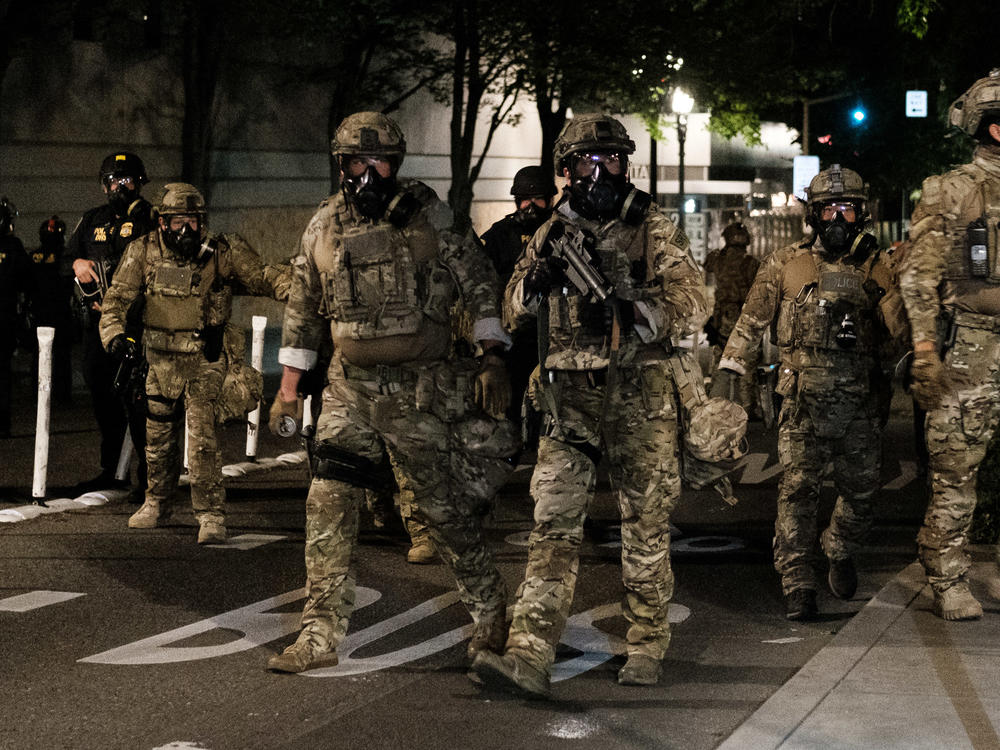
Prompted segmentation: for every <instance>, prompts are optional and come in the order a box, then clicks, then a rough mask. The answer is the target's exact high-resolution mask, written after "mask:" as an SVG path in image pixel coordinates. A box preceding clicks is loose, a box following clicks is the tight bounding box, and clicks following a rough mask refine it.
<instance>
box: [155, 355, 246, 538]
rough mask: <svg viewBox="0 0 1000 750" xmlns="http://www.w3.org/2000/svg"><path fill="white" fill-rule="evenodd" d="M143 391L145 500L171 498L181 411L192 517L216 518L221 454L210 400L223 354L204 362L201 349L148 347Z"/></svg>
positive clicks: (221, 512) (219, 515)
mask: <svg viewBox="0 0 1000 750" xmlns="http://www.w3.org/2000/svg"><path fill="white" fill-rule="evenodd" d="M146 357H147V359H148V360H149V375H147V377H146V395H147V399H148V406H149V416H148V417H147V419H146V461H147V463H148V466H149V469H148V471H149V478H148V486H147V489H146V499H147V500H155V501H157V502H159V503H160V504H161V505H169V504H170V503H171V502H172V501H173V497H174V492H175V491H176V489H177V478H178V476H179V475H180V471H181V465H182V452H183V450H184V413H185V409H186V411H187V425H188V433H189V434H188V464H189V475H190V478H191V505H192V507H193V508H194V514H195V517H196V518H197V519H198V520H199V521H201V520H210V521H216V522H219V523H222V521H223V520H224V518H225V507H224V505H225V499H226V491H225V489H224V488H223V486H222V455H221V452H220V451H219V444H218V441H217V440H216V434H215V430H216V424H217V419H216V402H217V401H218V399H219V396H220V394H221V392H222V381H223V378H224V377H225V374H226V357H225V355H222V356H221V357H219V360H218V361H217V362H206V361H205V357H204V356H202V355H201V354H174V353H166V352H157V351H149V352H147V353H146Z"/></svg>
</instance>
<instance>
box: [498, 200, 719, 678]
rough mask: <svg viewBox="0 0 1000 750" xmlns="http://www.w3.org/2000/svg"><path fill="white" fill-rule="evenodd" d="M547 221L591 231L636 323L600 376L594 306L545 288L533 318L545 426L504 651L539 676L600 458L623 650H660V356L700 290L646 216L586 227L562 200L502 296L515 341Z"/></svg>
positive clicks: (664, 572)
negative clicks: (618, 545) (615, 551)
mask: <svg viewBox="0 0 1000 750" xmlns="http://www.w3.org/2000/svg"><path fill="white" fill-rule="evenodd" d="M556 221H559V222H562V223H564V224H565V225H569V226H572V227H577V228H581V229H586V230H588V231H590V232H591V233H593V235H594V236H595V237H596V238H597V244H596V250H597V252H598V253H599V255H600V259H601V268H602V269H603V270H604V273H605V274H606V275H607V276H608V278H609V280H610V281H612V282H613V283H614V285H615V288H616V290H617V291H616V295H617V296H618V298H619V300H620V301H619V302H618V304H619V305H623V306H625V305H627V306H628V308H631V307H632V304H633V302H632V301H635V305H636V306H637V307H638V308H639V309H640V310H641V312H642V314H643V315H644V316H645V318H646V320H647V324H646V325H636V326H634V327H632V326H630V327H629V328H628V329H626V328H625V327H624V326H623V330H622V331H621V345H620V349H619V350H618V352H617V355H616V356H617V364H616V366H615V367H614V368H611V369H609V364H610V362H611V358H612V352H611V344H612V336H611V330H610V326H609V325H608V324H607V323H606V317H605V312H604V309H603V306H602V305H600V304H597V303H592V302H588V301H587V299H585V298H584V297H582V296H581V295H579V294H577V293H569V294H563V293H561V291H562V290H561V289H554V290H553V291H552V293H551V294H550V295H549V297H548V301H547V305H548V306H547V308H545V307H544V306H543V307H542V308H541V309H542V310H545V309H547V311H548V321H547V327H548V332H549V333H548V335H549V346H548V355H547V357H546V360H545V362H544V363H543V364H544V366H545V368H546V370H547V371H548V374H549V376H550V382H543V383H542V384H541V386H540V388H541V395H540V396H539V397H538V401H539V406H540V407H541V410H542V412H543V414H544V415H545V427H544V429H543V436H542V437H541V439H540V441H539V449H538V462H537V465H536V468H535V472H534V474H533V476H532V479H531V495H532V498H533V499H534V501H535V528H534V530H533V531H532V533H531V548H530V551H529V554H528V565H527V570H526V571H525V578H524V582H523V583H522V584H521V586H520V588H519V589H518V593H517V603H516V604H515V605H514V618H513V623H512V625H511V628H510V634H509V637H508V640H507V652H508V653H511V652H514V653H515V654H516V655H517V656H518V657H520V658H521V659H523V660H525V661H527V662H528V663H529V664H531V665H532V666H533V667H534V668H535V669H536V670H538V671H540V672H542V673H545V674H547V673H548V671H549V669H550V667H551V665H552V663H553V662H554V660H555V653H556V645H557V644H558V642H559V638H560V637H561V635H562V631H563V629H564V627H565V625H566V618H567V617H568V616H569V611H570V606H571V604H572V601H573V592H574V588H575V586H576V576H577V568H578V565H579V560H578V557H579V547H580V542H581V540H582V537H583V523H584V518H585V516H586V512H587V506H588V504H589V502H590V499H591V497H592V496H593V493H594V488H595V483H596V479H597V460H598V457H599V456H600V454H601V452H602V450H603V451H604V453H605V455H606V457H607V459H608V463H609V469H610V475H611V481H612V484H613V486H614V488H615V491H616V494H617V497H618V504H619V509H620V511H621V515H622V579H623V581H624V584H625V589H626V595H625V598H624V600H623V603H622V608H623V611H624V615H625V617H626V619H627V620H628V621H629V623H630V624H631V625H630V627H629V630H628V635H627V640H628V651H629V654H630V655H632V654H644V655H647V656H649V657H650V658H651V659H653V660H656V661H657V662H658V661H660V660H661V659H662V658H663V656H664V653H665V652H666V649H667V646H668V644H669V642H670V625H669V623H668V621H667V607H668V604H669V602H670V598H671V596H672V594H673V588H674V579H673V573H672V571H671V569H670V534H669V530H668V528H669V523H668V521H669V515H670V511H671V509H672V508H673V506H674V504H675V503H676V501H677V498H678V496H679V494H680V487H681V481H680V475H679V467H678V444H677V412H676V406H675V398H674V396H675V394H674V389H673V382H672V378H671V374H670V368H669V365H668V363H667V357H668V356H669V352H670V349H671V346H670V339H671V337H674V336H683V335H685V334H686V333H689V332H690V331H691V330H692V329H693V328H694V327H695V326H696V325H697V324H698V323H700V321H701V320H703V319H704V315H705V312H706V311H705V307H706V302H705V287H704V283H703V280H702V277H701V273H700V271H699V270H698V268H697V266H696V265H695V264H694V262H693V260H692V259H691V257H690V255H689V253H688V242H687V238H686V237H685V236H684V233H683V232H682V231H681V230H680V229H678V228H677V227H676V226H674V225H673V224H672V223H671V222H670V220H669V219H667V218H666V217H665V216H664V214H663V213H661V212H660V210H659V209H658V208H657V207H656V206H651V207H650V209H649V211H648V213H647V214H646V216H645V218H644V219H643V220H642V221H641V223H640V224H639V225H638V226H634V225H629V224H626V223H624V222H623V221H618V220H616V221H611V222H606V223H598V222H595V221H589V220H587V219H584V218H583V217H581V216H579V215H577V214H576V213H575V212H574V211H573V209H572V208H570V205H569V203H568V202H565V201H564V202H561V203H560V205H559V207H558V208H557V210H556V214H555V216H554V217H553V218H552V219H550V220H549V221H548V222H547V223H546V224H545V225H543V226H542V228H541V229H539V230H538V232H537V233H536V234H535V236H534V238H533V239H532V240H531V242H529V244H528V247H527V248H526V250H525V254H524V256H523V257H522V258H521V260H520V261H519V262H518V264H517V266H516V268H515V269H514V273H513V276H512V277H511V280H510V283H509V284H508V286H507V292H506V295H505V300H504V304H505V309H504V312H505V316H506V319H507V320H508V321H509V322H510V323H511V325H512V327H513V328H514V329H515V330H516V328H517V327H518V326H519V325H521V324H523V323H524V322H526V321H529V320H531V319H532V318H534V317H535V316H536V315H538V314H539V306H538V303H537V301H535V300H529V301H528V302H525V301H524V289H523V281H524V279H525V276H526V274H527V273H528V271H529V268H530V267H531V264H532V262H533V261H534V260H535V259H536V257H538V254H539V248H540V247H541V246H542V245H543V243H544V240H545V238H546V235H547V233H548V231H549V228H550V227H551V226H552V224H553V222H556ZM573 291H574V292H575V290H573ZM540 325H541V324H540Z"/></svg>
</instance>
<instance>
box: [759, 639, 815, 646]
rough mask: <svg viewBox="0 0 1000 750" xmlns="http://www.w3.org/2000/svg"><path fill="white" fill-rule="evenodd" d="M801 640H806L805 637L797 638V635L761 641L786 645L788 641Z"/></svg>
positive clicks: (796, 641)
mask: <svg viewBox="0 0 1000 750" xmlns="http://www.w3.org/2000/svg"><path fill="white" fill-rule="evenodd" d="M801 640H804V639H803V638H795V637H791V638H772V639H771V640H768V641H761V643H777V644H778V645H784V644H786V643H798V642H799V641H801Z"/></svg>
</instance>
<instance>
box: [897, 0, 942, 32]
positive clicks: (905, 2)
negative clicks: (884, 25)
mask: <svg viewBox="0 0 1000 750" xmlns="http://www.w3.org/2000/svg"><path fill="white" fill-rule="evenodd" d="M937 7H938V2H937V0H901V2H900V3H899V9H898V10H897V11H896V22H897V23H898V24H899V28H901V29H903V30H904V31H908V32H909V33H911V34H913V36H915V37H916V38H917V39H923V38H924V37H925V36H926V35H927V32H928V31H929V30H930V15H931V12H932V11H933V10H935V9H936V8H937Z"/></svg>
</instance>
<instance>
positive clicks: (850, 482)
mask: <svg viewBox="0 0 1000 750" xmlns="http://www.w3.org/2000/svg"><path fill="white" fill-rule="evenodd" d="M844 427H845V429H844V431H843V433H842V437H838V438H826V437H820V436H819V435H818V434H817V429H816V425H815V424H814V422H813V418H812V416H811V415H810V413H809V410H808V409H807V408H805V406H804V405H803V404H802V403H801V402H800V401H799V400H798V399H795V398H786V399H785V402H784V404H783V405H782V408H781V415H780V417H779V420H778V457H779V458H780V460H781V465H782V467H783V468H784V474H783V475H782V478H781V486H780V488H779V490H778V518H777V520H776V521H775V524H774V568H775V570H777V571H778V573H779V574H780V575H781V588H782V590H783V592H784V593H785V594H788V593H790V592H792V591H794V590H795V589H812V590H815V589H816V570H815V563H816V555H815V552H814V550H815V545H816V529H817V518H816V517H817V515H818V510H819V497H820V489H821V488H822V485H823V476H824V472H825V470H826V467H827V465H828V464H829V463H830V462H831V461H832V462H833V481H834V485H835V486H836V488H837V492H838V497H837V504H836V506H835V507H834V510H833V516H832V517H831V518H830V525H829V526H828V527H827V528H826V530H825V531H824V532H823V535H822V538H821V542H822V545H823V551H824V552H825V553H826V555H827V556H828V557H830V558H832V559H835V560H841V559H844V558H847V557H851V556H852V555H853V554H854V553H855V551H856V550H857V549H858V547H860V545H861V543H862V541H863V540H864V536H865V535H866V534H867V533H868V530H869V528H870V527H871V522H872V496H873V495H874V494H875V490H876V489H878V486H879V474H880V471H881V466H882V446H881V429H880V428H879V426H878V420H877V419H876V418H875V417H874V416H868V415H864V414H862V415H860V416H857V417H855V418H854V419H851V420H850V421H848V422H847V423H846V424H845V425H844Z"/></svg>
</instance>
